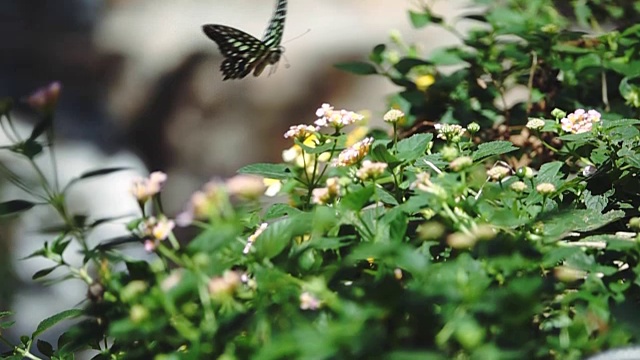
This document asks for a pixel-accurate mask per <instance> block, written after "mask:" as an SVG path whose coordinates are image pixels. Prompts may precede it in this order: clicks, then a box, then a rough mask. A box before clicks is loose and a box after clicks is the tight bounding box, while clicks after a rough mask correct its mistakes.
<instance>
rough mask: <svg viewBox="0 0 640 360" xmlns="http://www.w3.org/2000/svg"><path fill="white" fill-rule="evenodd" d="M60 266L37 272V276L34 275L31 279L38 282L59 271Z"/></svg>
mask: <svg viewBox="0 0 640 360" xmlns="http://www.w3.org/2000/svg"><path fill="white" fill-rule="evenodd" d="M58 266H59V265H56V266H52V267H48V268H46V269H42V270H38V271H36V273H35V274H33V276H32V277H31V279H32V280H38V279H40V278H43V277H45V276H47V275H49V274H50V273H51V272H52V271H53V270H55V269H57V268H58Z"/></svg>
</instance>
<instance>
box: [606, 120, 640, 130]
mask: <svg viewBox="0 0 640 360" xmlns="http://www.w3.org/2000/svg"><path fill="white" fill-rule="evenodd" d="M638 124H640V120H637V119H614V120H607V121H603V122H602V128H603V129H605V130H606V129H613V128H616V127H628V126H634V125H638Z"/></svg>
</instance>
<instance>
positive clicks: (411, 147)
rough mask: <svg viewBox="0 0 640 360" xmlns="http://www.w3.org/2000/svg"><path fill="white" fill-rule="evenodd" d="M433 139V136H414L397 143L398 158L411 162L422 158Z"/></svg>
mask: <svg viewBox="0 0 640 360" xmlns="http://www.w3.org/2000/svg"><path fill="white" fill-rule="evenodd" d="M432 139H433V134H431V133H429V134H415V135H413V136H412V137H410V138H407V139H402V140H400V141H399V142H398V155H397V156H398V158H400V159H402V160H404V161H413V160H416V159H418V158H419V157H421V156H423V155H424V154H425V152H426V151H427V147H429V143H430V142H431V140H432Z"/></svg>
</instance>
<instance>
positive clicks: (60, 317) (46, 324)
mask: <svg viewBox="0 0 640 360" xmlns="http://www.w3.org/2000/svg"><path fill="white" fill-rule="evenodd" d="M80 315H82V310H80V309H69V310H65V311H62V312H59V313H57V314H55V315H53V316H51V317H48V318H46V319H44V320H42V321H41V322H40V324H38V327H37V328H36V331H34V332H33V334H31V338H32V339H35V338H36V337H37V336H38V335H40V334H42V333H43V332H45V331H47V330H48V329H50V328H51V327H53V326H55V325H56V324H58V323H59V322H61V321H64V320H68V319H73V318H75V317H78V316H80Z"/></svg>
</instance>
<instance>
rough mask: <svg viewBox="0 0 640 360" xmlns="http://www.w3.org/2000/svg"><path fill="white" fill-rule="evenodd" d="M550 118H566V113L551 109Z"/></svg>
mask: <svg viewBox="0 0 640 360" xmlns="http://www.w3.org/2000/svg"><path fill="white" fill-rule="evenodd" d="M551 116H553V117H555V118H556V119H562V118H564V117H567V112H566V111H564V110H560V109H558V108H555V109H553V111H551Z"/></svg>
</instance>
